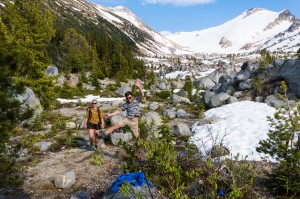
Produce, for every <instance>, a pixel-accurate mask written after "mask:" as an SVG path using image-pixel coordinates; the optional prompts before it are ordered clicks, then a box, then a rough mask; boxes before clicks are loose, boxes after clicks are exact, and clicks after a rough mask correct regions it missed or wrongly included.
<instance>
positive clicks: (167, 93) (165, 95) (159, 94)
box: [155, 91, 171, 99]
mask: <svg viewBox="0 0 300 199" xmlns="http://www.w3.org/2000/svg"><path fill="white" fill-rule="evenodd" d="M155 95H156V96H157V97H159V98H161V99H168V98H169V97H170V96H171V92H170V91H161V92H156V93H155Z"/></svg>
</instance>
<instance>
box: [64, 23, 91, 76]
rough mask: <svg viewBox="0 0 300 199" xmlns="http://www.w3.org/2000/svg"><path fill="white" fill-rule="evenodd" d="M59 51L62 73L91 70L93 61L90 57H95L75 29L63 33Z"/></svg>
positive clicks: (84, 39)
mask: <svg viewBox="0 0 300 199" xmlns="http://www.w3.org/2000/svg"><path fill="white" fill-rule="evenodd" d="M60 49H61V52H62V56H63V63H62V67H63V68H62V69H63V71H65V72H71V73H78V72H84V71H85V69H86V70H91V69H92V68H93V66H92V65H93V64H95V59H94V58H92V57H91V55H92V54H93V55H95V53H93V52H92V50H91V49H92V48H91V46H90V45H89V44H88V42H87V40H86V38H85V37H84V36H82V35H81V34H80V33H78V32H77V31H76V30H75V29H73V28H71V29H68V30H67V31H66V32H65V35H64V40H63V41H62V42H61V43H60ZM96 62H97V61H96Z"/></svg>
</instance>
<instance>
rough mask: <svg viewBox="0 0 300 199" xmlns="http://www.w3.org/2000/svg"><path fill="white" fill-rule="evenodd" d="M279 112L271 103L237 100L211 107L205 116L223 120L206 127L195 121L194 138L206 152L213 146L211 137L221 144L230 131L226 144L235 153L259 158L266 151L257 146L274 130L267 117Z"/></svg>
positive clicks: (198, 145)
mask: <svg viewBox="0 0 300 199" xmlns="http://www.w3.org/2000/svg"><path fill="white" fill-rule="evenodd" d="M275 112H276V109H275V108H272V107H269V106H268V105H267V104H264V103H258V102H252V101H242V102H236V103H233V104H228V105H224V106H222V107H218V108H213V109H210V110H208V111H207V112H206V113H205V118H215V117H217V118H222V120H221V121H218V122H216V123H214V124H205V125H202V126H197V125H198V123H199V122H197V123H195V124H193V125H192V132H193V133H194V135H193V136H192V137H191V141H192V142H194V143H195V144H196V145H197V147H198V148H199V150H200V151H201V152H202V153H204V154H205V151H208V150H209V149H210V148H211V147H212V145H213V142H212V139H211V138H212V137H213V138H214V139H217V140H218V141H217V142H216V143H220V139H222V138H223V137H224V134H225V133H226V134H228V135H227V136H225V137H224V141H223V144H225V145H226V146H227V147H228V149H229V150H230V152H231V154H232V155H233V156H235V155H236V154H237V153H239V154H240V155H241V156H240V157H245V156H248V158H247V159H248V160H258V161H259V160H261V159H262V156H264V154H259V153H258V152H256V147H257V146H258V143H259V141H260V140H264V139H266V138H267V133H268V132H269V129H270V125H269V122H268V121H267V116H273V115H274V113H275ZM203 143H205V144H203Z"/></svg>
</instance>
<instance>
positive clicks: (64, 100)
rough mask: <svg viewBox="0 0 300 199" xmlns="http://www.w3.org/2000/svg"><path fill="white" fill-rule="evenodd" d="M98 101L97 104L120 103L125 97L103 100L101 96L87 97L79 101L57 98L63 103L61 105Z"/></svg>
mask: <svg viewBox="0 0 300 199" xmlns="http://www.w3.org/2000/svg"><path fill="white" fill-rule="evenodd" d="M94 99H95V100H97V102H110V101H119V100H124V98H123V97H119V98H103V97H100V96H99V95H87V96H85V97H84V98H79V99H62V98H57V100H58V101H59V102H60V103H61V104H65V103H71V102H73V103H77V102H83V103H86V102H92V100H94Z"/></svg>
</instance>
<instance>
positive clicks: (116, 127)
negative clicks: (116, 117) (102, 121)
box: [104, 124, 121, 134]
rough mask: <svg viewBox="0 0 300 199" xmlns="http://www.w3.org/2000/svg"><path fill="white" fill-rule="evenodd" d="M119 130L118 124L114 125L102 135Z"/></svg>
mask: <svg viewBox="0 0 300 199" xmlns="http://www.w3.org/2000/svg"><path fill="white" fill-rule="evenodd" d="M118 128H121V126H120V125H119V124H115V125H113V126H112V127H109V128H108V129H107V130H106V131H105V132H104V133H105V134H110V133H112V132H114V130H116V129H118Z"/></svg>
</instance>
